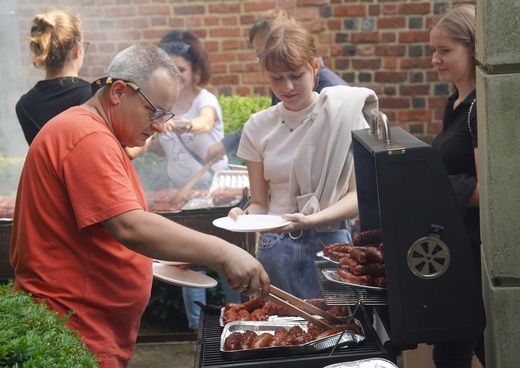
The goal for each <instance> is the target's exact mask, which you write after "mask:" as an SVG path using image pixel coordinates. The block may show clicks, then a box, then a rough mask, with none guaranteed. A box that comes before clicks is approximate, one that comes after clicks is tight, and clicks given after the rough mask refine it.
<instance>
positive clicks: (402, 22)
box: [377, 17, 406, 29]
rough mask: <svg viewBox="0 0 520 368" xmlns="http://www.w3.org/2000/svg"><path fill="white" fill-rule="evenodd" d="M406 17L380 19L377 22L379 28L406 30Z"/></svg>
mask: <svg viewBox="0 0 520 368" xmlns="http://www.w3.org/2000/svg"><path fill="white" fill-rule="evenodd" d="M405 27H406V18H405V17H392V18H380V19H378V20H377V28H378V29H382V28H383V29H384V28H405Z"/></svg>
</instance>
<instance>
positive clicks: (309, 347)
mask: <svg viewBox="0 0 520 368" xmlns="http://www.w3.org/2000/svg"><path fill="white" fill-rule="evenodd" d="M352 321H353V322H355V323H356V324H357V325H358V326H359V327H360V328H361V330H362V331H363V327H362V326H361V323H360V322H359V321H358V320H357V319H353V320H352ZM293 326H300V327H301V328H302V330H304V331H307V321H285V322H265V321H262V322H258V321H236V322H229V323H228V324H227V325H226V326H225V327H224V330H223V331H222V335H221V338H220V351H221V352H222V353H223V354H224V355H226V357H228V358H231V359H247V358H250V359H257V358H262V357H273V356H292V355H300V354H312V353H316V352H321V351H326V350H331V349H332V348H334V346H336V345H337V347H338V348H342V349H344V348H348V347H349V346H354V345H357V344H359V343H360V342H361V341H363V340H364V339H365V336H364V331H363V335H358V334H356V333H354V332H353V331H351V330H346V331H345V332H344V333H343V335H341V333H337V334H334V335H331V336H328V337H324V338H322V339H319V340H314V341H311V342H308V343H306V344H302V345H295V346H281V347H267V348H262V349H247V350H233V351H229V350H225V349H224V343H225V341H226V338H227V337H228V336H229V335H231V334H232V333H233V332H245V331H254V332H256V333H257V334H261V333H264V332H268V333H271V334H274V332H275V330H276V329H277V328H278V327H284V328H285V329H287V330H289V329H290V328H291V327H293ZM340 337H341V340H340V341H339V342H338V339H339V338H340Z"/></svg>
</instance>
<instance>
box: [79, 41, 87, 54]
mask: <svg viewBox="0 0 520 368" xmlns="http://www.w3.org/2000/svg"><path fill="white" fill-rule="evenodd" d="M79 42H80V43H82V44H83V50H85V52H87V50H88V47H89V46H90V42H86V41H79Z"/></svg>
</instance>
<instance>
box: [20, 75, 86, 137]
mask: <svg viewBox="0 0 520 368" xmlns="http://www.w3.org/2000/svg"><path fill="white" fill-rule="evenodd" d="M91 97H92V91H91V89H90V83H88V82H87V81H85V80H83V79H81V78H77V77H60V78H56V79H49V80H42V81H39V82H38V83H36V85H35V86H34V87H33V88H32V89H31V90H30V91H29V92H27V93H26V94H25V95H23V96H22V97H21V98H20V100H19V101H18V103H17V104H16V115H17V116H18V121H19V122H20V125H21V126H22V130H23V134H24V135H25V139H26V140H27V143H29V145H30V144H31V143H32V141H33V139H34V137H35V136H36V134H37V133H38V132H39V131H40V129H41V128H42V127H43V126H44V125H45V123H47V122H48V121H49V120H50V119H52V118H53V117H55V116H56V115H58V114H59V113H61V112H63V111H65V110H67V109H68V108H69V107H72V106H78V105H81V104H83V103H84V102H86V101H87V100H89V99H90V98H91Z"/></svg>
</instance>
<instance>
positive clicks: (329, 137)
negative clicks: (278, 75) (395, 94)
mask: <svg viewBox="0 0 520 368" xmlns="http://www.w3.org/2000/svg"><path fill="white" fill-rule="evenodd" d="M377 108H378V100H377V96H376V94H375V92H374V91H372V90H370V89H368V88H363V87H350V86H334V87H327V88H324V89H323V90H322V91H321V92H320V94H319V96H318V101H316V106H315V108H314V111H313V112H312V118H313V123H312V126H311V127H310V129H309V131H308V132H307V134H306V135H305V137H304V138H303V140H302V142H301V143H300V145H299V146H298V148H297V149H296V152H295V155H294V160H293V164H292V167H291V172H290V175H289V191H290V196H291V207H292V212H293V213H295V212H300V213H303V214H305V215H309V214H312V213H316V212H319V211H320V210H321V209H323V208H327V207H329V206H330V205H332V204H334V203H336V202H337V201H338V200H340V199H341V198H343V197H344V196H345V195H346V194H347V190H348V182H349V178H350V175H351V173H352V169H353V167H354V157H353V153H352V145H351V144H352V134H351V132H352V130H358V129H365V128H368V123H367V121H369V119H371V111H372V110H373V109H377ZM317 230H318V231H335V230H338V224H333V225H328V226H326V225H324V226H321V227H318V228H317Z"/></svg>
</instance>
